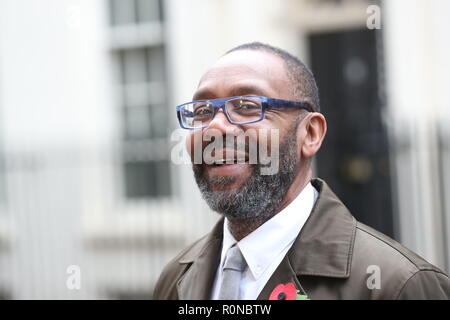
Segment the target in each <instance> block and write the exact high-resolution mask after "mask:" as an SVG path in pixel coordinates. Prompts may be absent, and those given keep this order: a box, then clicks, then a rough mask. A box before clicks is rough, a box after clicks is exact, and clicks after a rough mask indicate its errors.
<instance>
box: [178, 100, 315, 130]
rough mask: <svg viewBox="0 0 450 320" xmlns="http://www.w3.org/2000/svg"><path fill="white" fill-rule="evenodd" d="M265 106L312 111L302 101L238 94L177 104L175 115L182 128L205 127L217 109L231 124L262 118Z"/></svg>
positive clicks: (253, 121) (256, 120)
mask: <svg viewBox="0 0 450 320" xmlns="http://www.w3.org/2000/svg"><path fill="white" fill-rule="evenodd" d="M267 108H273V109H284V108H301V109H305V110H307V111H309V112H314V109H313V108H311V106H310V105H309V104H307V103H304V102H296V101H289V100H282V99H274V98H266V97H261V96H240V97H228V98H221V99H212V100H198V101H192V102H188V103H184V104H182V105H179V106H178V107H177V108H176V110H177V117H178V121H179V123H180V126H181V127H182V128H184V129H190V130H193V129H201V128H206V127H207V126H208V125H209V123H210V122H211V120H212V119H214V116H215V115H216V113H217V110H218V109H222V111H223V113H224V114H225V116H226V117H227V119H228V121H229V122H230V123H232V124H249V123H255V122H258V121H261V120H263V119H264V116H265V111H266V109H267Z"/></svg>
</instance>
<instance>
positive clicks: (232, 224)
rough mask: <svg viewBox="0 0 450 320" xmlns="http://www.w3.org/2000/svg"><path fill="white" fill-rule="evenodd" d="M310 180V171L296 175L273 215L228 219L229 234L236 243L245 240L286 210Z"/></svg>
mask: <svg viewBox="0 0 450 320" xmlns="http://www.w3.org/2000/svg"><path fill="white" fill-rule="evenodd" d="M311 178H312V172H311V170H308V172H307V174H306V175H297V177H296V178H295V180H294V181H293V183H292V185H291V187H290V188H289V189H288V192H287V193H286V197H285V198H284V200H283V202H282V203H281V206H280V207H279V208H278V210H277V211H276V212H275V213H274V214H272V215H269V216H265V215H264V216H259V217H256V218H252V219H244V220H241V219H229V220H228V229H229V230H230V233H231V234H232V235H233V237H234V238H235V239H236V240H237V241H240V240H241V239H243V238H245V237H246V236H247V235H249V234H250V233H252V232H253V231H255V230H256V229H258V228H259V227H260V226H261V225H263V224H264V223H265V222H267V221H268V220H270V219H271V218H272V217H274V216H275V215H276V214H278V213H279V212H281V211H282V210H283V209H284V208H286V207H287V206H288V205H289V204H290V203H291V202H292V201H293V200H294V199H295V198H296V197H297V196H298V195H299V194H300V192H302V190H303V189H304V188H305V187H306V185H307V184H308V183H309V182H310V181H311Z"/></svg>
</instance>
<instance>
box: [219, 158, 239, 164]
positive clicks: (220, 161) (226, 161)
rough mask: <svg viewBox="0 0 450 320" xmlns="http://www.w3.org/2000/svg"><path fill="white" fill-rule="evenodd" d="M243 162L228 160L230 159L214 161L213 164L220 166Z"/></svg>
mask: <svg viewBox="0 0 450 320" xmlns="http://www.w3.org/2000/svg"><path fill="white" fill-rule="evenodd" d="M243 162H245V159H234V158H230V159H220V160H216V161H215V162H214V164H216V165H220V164H224V163H230V164H231V163H243Z"/></svg>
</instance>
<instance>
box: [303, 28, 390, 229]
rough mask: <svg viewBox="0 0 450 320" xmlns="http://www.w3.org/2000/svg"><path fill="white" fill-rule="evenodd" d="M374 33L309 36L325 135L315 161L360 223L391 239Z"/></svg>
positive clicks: (355, 31)
mask: <svg viewBox="0 0 450 320" xmlns="http://www.w3.org/2000/svg"><path fill="white" fill-rule="evenodd" d="M375 32H379V31H373V30H366V29H361V30H346V31H339V32H332V33H320V34H312V35H311V36H310V39H309V40H310V48H311V62H312V69H313V72H314V75H315V77H316V80H317V83H318V86H319V91H320V98H321V108H322V112H323V113H324V115H325V117H326V119H327V122H328V133H327V136H326V138H325V142H324V144H323V146H322V149H321V151H320V152H319V154H318V156H317V163H316V164H317V173H318V176H319V177H321V178H323V179H325V181H327V183H328V184H329V185H330V186H331V188H333V190H334V191H335V193H336V194H337V195H338V196H339V197H340V198H341V200H342V201H343V202H344V203H345V205H346V206H347V207H348V208H349V209H350V211H351V213H352V214H353V215H354V216H355V217H356V219H358V220H359V221H361V222H363V223H365V224H367V225H369V226H371V227H373V228H375V229H377V230H379V231H381V232H383V233H385V234H387V235H389V236H391V237H393V216H392V203H391V182H390V173H389V159H388V150H389V148H388V138H387V132H386V128H385V125H384V124H383V121H382V110H383V107H384V106H383V101H384V97H383V95H382V94H380V90H379V89H380V88H379V81H378V79H379V75H380V67H381V63H380V61H379V60H380V57H379V55H378V57H377V50H376V40H377V39H376V37H377V36H379V34H377V35H376V34H375Z"/></svg>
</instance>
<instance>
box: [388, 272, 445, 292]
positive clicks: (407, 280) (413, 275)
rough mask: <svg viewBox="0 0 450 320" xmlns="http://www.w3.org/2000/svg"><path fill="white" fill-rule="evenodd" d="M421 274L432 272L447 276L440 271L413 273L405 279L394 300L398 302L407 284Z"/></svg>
mask: <svg viewBox="0 0 450 320" xmlns="http://www.w3.org/2000/svg"><path fill="white" fill-rule="evenodd" d="M421 272H434V273H437V274H442V275H444V276H447V275H446V274H445V273H444V272H442V271H440V270H435V269H419V270H417V271H416V272H414V273H413V274H412V275H411V276H410V277H409V278H408V279H406V281H405V283H404V284H403V285H402V286H401V288H400V289H399V290H398V293H397V294H396V295H395V296H394V297H395V298H394V300H398V299H399V298H400V295H401V294H402V293H403V291H404V290H405V288H406V286H407V284H408V283H409V281H410V280H411V279H412V278H414V277H415V276H416V275H418V274H419V273H421Z"/></svg>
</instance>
